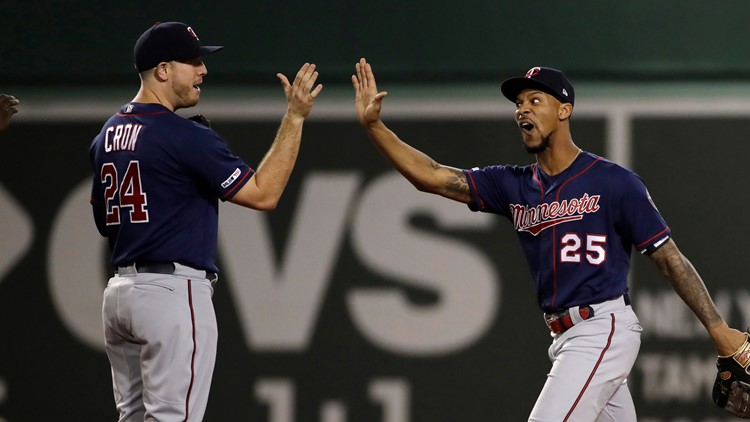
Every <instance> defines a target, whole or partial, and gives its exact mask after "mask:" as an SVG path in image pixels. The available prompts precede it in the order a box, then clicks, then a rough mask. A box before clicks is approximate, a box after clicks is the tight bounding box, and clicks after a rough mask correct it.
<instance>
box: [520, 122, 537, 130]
mask: <svg viewBox="0 0 750 422" xmlns="http://www.w3.org/2000/svg"><path fill="white" fill-rule="evenodd" d="M518 127H519V128H521V131H523V132H525V133H530V132H531V131H532V130H534V124H533V123H531V122H521V123H519V124H518Z"/></svg>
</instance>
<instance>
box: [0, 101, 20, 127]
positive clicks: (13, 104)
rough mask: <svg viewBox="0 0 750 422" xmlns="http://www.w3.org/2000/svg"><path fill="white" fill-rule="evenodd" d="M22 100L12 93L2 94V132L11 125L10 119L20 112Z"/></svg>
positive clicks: (0, 116) (0, 122)
mask: <svg viewBox="0 0 750 422" xmlns="http://www.w3.org/2000/svg"><path fill="white" fill-rule="evenodd" d="M19 103H20V101H18V99H17V98H16V97H14V96H12V95H8V94H0V132H4V131H5V129H7V128H8V125H10V119H11V117H13V115H14V114H16V113H18V104H19Z"/></svg>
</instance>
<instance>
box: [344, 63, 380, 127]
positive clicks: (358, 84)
mask: <svg viewBox="0 0 750 422" xmlns="http://www.w3.org/2000/svg"><path fill="white" fill-rule="evenodd" d="M355 69H356V71H357V74H356V75H352V85H354V94H355V104H356V108H357V118H358V119H359V123H360V124H362V125H363V126H366V125H369V124H372V123H375V122H377V121H378V120H380V110H381V108H382V103H383V98H385V96H386V95H388V92H385V91H383V92H378V85H377V84H376V83H375V75H374V74H373V73H372V66H370V63H367V61H366V60H365V59H364V58H363V59H360V60H359V63H357V64H355Z"/></svg>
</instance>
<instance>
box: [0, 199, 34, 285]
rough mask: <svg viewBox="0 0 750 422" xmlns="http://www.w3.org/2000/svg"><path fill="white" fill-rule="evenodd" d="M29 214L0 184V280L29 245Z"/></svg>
mask: <svg viewBox="0 0 750 422" xmlns="http://www.w3.org/2000/svg"><path fill="white" fill-rule="evenodd" d="M33 238H34V226H33V224H32V219H31V216H30V215H29V213H28V212H26V210H24V209H23V208H22V207H21V205H20V204H19V203H18V202H17V201H16V200H15V198H13V195H11V194H10V192H8V191H7V190H6V189H5V187H3V185H2V184H0V239H2V241H0V281H2V279H3V276H4V275H5V274H6V273H7V272H9V271H10V270H11V269H12V268H13V266H14V265H16V263H17V262H18V260H20V259H21V258H22V257H23V256H24V254H26V252H27V251H28V250H29V248H30V247H31V241H32V239H33Z"/></svg>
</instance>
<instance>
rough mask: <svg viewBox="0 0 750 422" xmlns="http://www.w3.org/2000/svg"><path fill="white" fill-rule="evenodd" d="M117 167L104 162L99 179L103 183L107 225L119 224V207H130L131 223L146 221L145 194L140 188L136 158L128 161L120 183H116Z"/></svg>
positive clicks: (139, 175) (138, 166)
mask: <svg viewBox="0 0 750 422" xmlns="http://www.w3.org/2000/svg"><path fill="white" fill-rule="evenodd" d="M118 180H119V179H118V178H117V167H115V165H114V164H113V163H104V165H103V166H102V171H101V181H102V184H103V185H104V201H105V207H106V210H107V217H106V220H107V225H108V226H111V225H117V224H120V208H123V207H124V208H130V213H129V218H130V222H131V223H147V222H148V210H147V209H146V194H145V193H144V192H143V189H142V188H141V169H140V165H139V164H138V161H137V160H133V161H131V162H130V163H128V168H127V170H125V175H124V176H123V178H122V183H119V184H118Z"/></svg>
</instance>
